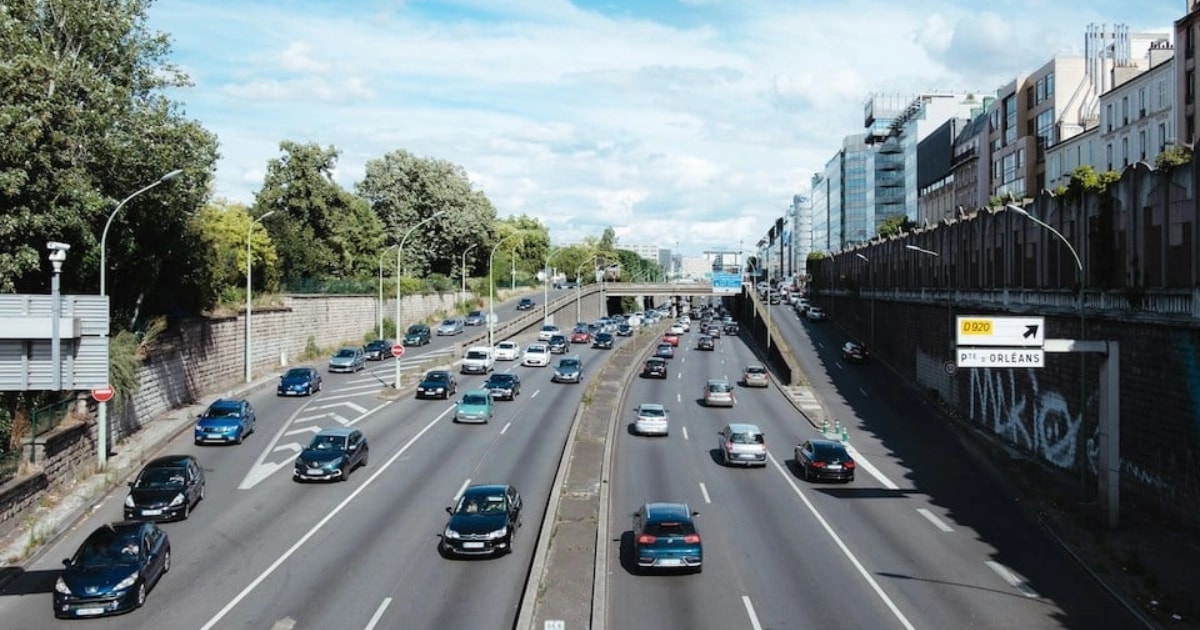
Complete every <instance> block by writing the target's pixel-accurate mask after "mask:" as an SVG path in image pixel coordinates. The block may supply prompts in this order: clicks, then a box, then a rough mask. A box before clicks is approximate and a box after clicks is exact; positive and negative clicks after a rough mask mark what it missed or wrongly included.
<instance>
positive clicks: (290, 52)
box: [280, 42, 332, 74]
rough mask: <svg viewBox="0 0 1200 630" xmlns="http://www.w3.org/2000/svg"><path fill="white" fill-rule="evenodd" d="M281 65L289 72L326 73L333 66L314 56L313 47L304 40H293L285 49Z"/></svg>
mask: <svg viewBox="0 0 1200 630" xmlns="http://www.w3.org/2000/svg"><path fill="white" fill-rule="evenodd" d="M280 65H281V66H282V67H283V69H284V70H287V71H289V72H297V73H300V72H314V73H317V74H324V73H326V72H329V70H330V69H331V68H332V66H330V65H329V64H328V63H326V62H323V61H318V60H316V59H314V58H313V56H312V47H311V46H309V45H308V44H306V43H304V42H292V43H291V44H288V47H287V48H286V49H285V50H284V51H283V54H282V58H281V59H280Z"/></svg>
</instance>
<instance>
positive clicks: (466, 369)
mask: <svg viewBox="0 0 1200 630" xmlns="http://www.w3.org/2000/svg"><path fill="white" fill-rule="evenodd" d="M495 367H496V355H495V353H494V352H492V349H491V348H490V347H488V346H472V347H470V348H467V351H466V352H464V353H463V359H462V362H461V363H459V364H458V371H459V372H462V373H463V374H487V373H488V372H491V371H492V370H493V369H494V368H495Z"/></svg>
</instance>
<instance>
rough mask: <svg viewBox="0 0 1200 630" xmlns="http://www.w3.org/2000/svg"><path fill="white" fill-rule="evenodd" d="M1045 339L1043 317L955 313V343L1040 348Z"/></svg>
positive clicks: (1044, 321) (961, 344)
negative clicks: (956, 316) (956, 318)
mask: <svg viewBox="0 0 1200 630" xmlns="http://www.w3.org/2000/svg"><path fill="white" fill-rule="evenodd" d="M1045 342H1046V318H1045V317H998V316H995V315H959V316H958V325H957V327H956V338H955V343H956V344H957V345H959V346H1006V347H1010V348H1019V347H1022V346H1024V347H1027V348H1041V347H1042V345H1043V344H1045ZM959 364H960V365H961V362H959ZM964 367H965V366H964Z"/></svg>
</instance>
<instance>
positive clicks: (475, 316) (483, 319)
mask: <svg viewBox="0 0 1200 630" xmlns="http://www.w3.org/2000/svg"><path fill="white" fill-rule="evenodd" d="M486 323H487V315H485V314H484V312H483V311H471V312H470V313H467V316H466V317H465V318H463V325H464V326H482V325H484V324H486Z"/></svg>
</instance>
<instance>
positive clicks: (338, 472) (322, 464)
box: [292, 427, 370, 481]
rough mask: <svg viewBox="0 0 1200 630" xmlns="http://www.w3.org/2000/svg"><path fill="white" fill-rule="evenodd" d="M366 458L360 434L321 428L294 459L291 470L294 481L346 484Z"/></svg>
mask: <svg viewBox="0 0 1200 630" xmlns="http://www.w3.org/2000/svg"><path fill="white" fill-rule="evenodd" d="M369 455H370V447H369V446H368V445H367V438H366V436H365V435H363V432H362V431H359V430H358V429H353V428H350V427H335V428H332V429H321V431H320V432H318V433H317V434H316V435H314V436H313V439H312V441H311V442H309V443H308V446H307V447H305V449H304V450H303V451H300V454H299V455H297V456H296V464H295V467H294V468H293V470H292V479H293V480H295V481H346V480H347V479H349V478H350V473H352V472H354V469H355V468H358V467H359V466H366V465H367V460H368V459H369Z"/></svg>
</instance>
